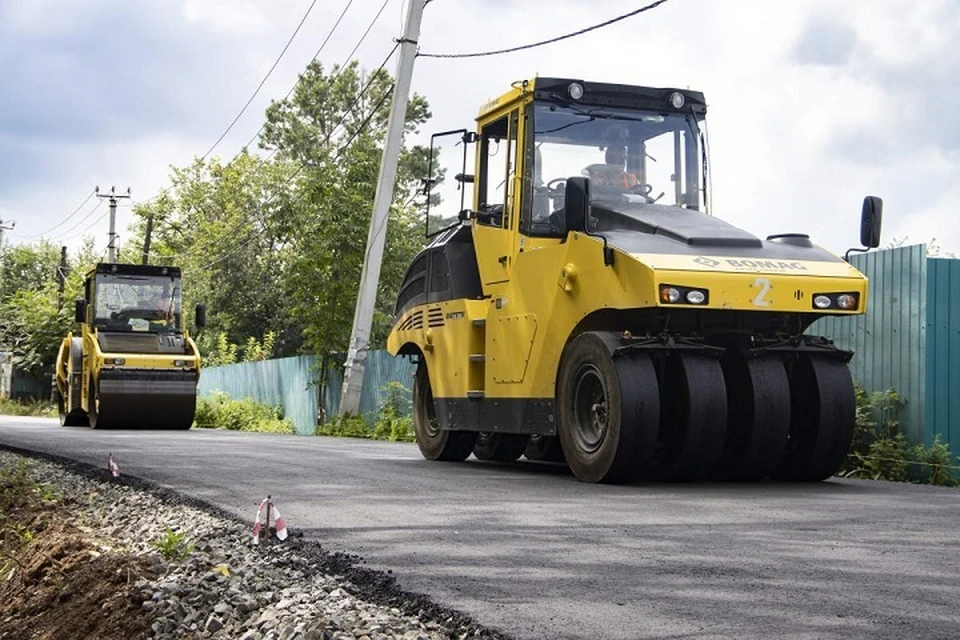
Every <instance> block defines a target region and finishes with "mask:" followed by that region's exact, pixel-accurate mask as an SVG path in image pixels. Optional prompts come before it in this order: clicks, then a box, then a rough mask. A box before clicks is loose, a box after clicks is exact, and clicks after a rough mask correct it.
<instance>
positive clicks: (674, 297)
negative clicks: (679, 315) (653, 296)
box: [660, 287, 680, 304]
mask: <svg viewBox="0 0 960 640" xmlns="http://www.w3.org/2000/svg"><path fill="white" fill-rule="evenodd" d="M660 302H668V303H670V304H674V303H677V302H680V289H677V288H676V287H660Z"/></svg>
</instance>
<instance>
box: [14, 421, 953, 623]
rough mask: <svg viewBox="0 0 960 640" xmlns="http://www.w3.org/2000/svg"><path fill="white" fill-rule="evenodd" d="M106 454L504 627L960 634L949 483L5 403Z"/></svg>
mask: <svg viewBox="0 0 960 640" xmlns="http://www.w3.org/2000/svg"><path fill="white" fill-rule="evenodd" d="M2 446H7V447H16V448H21V449H28V450H31V451H37V452H42V453H47V454H54V455H58V456H63V457H67V458H70V459H73V460H77V461H79V462H84V463H89V464H93V465H97V466H101V467H105V466H106V463H107V456H108V455H109V454H113V457H114V459H115V460H116V461H117V462H118V464H119V465H120V468H121V470H122V472H123V473H125V474H130V475H133V476H136V477H139V478H141V479H144V480H148V481H151V482H153V483H156V484H158V485H160V486H163V487H167V488H170V489H173V490H175V491H177V492H180V493H183V494H186V495H189V496H191V497H194V498H198V499H201V500H203V501H206V502H209V503H211V504H213V505H216V506H218V507H220V508H222V509H225V510H226V511H228V512H231V513H234V514H236V515H238V516H241V517H245V518H247V519H249V520H250V521H251V523H252V520H253V516H254V513H255V511H256V506H257V504H258V502H259V500H260V499H262V498H263V497H264V496H265V495H266V494H268V493H269V494H272V495H273V497H274V500H275V502H276V504H277V506H278V508H279V509H280V510H281V512H282V513H283V515H284V517H285V518H286V519H287V522H288V526H289V527H290V528H291V530H292V531H294V532H297V531H302V532H303V533H304V535H305V537H307V538H310V539H315V540H317V541H319V542H321V543H322V544H323V545H324V547H326V548H327V549H331V550H339V551H345V552H352V553H357V554H359V555H361V556H362V557H363V558H364V559H365V560H366V562H367V565H368V566H369V567H371V568H377V569H384V570H386V569H391V570H392V571H393V574H394V575H395V576H396V577H397V578H398V580H399V582H400V585H401V586H402V587H403V588H405V589H408V590H411V591H414V592H419V593H424V594H427V595H428V596H430V597H431V598H432V599H433V600H435V601H437V602H439V603H441V604H444V605H446V606H450V607H452V608H455V609H459V610H461V611H464V612H466V613H468V614H469V615H471V616H473V617H474V618H475V619H476V620H477V621H478V622H479V623H481V624H484V625H487V626H490V627H493V628H496V629H498V630H500V631H502V632H504V633H506V634H509V635H512V636H514V637H516V638H532V639H541V638H542V639H557V638H611V639H619V638H624V639H635V638H720V637H722V638H914V637H915V638H957V637H960V517H958V516H960V490H956V489H941V488H936V487H921V486H912V485H905V484H894V483H885V482H867V481H849V480H834V481H830V482H824V483H819V484H812V485H791V484H776V483H774V484H767V483H764V484H691V485H663V484H648V485H634V486H599V485H586V484H582V483H579V482H577V481H576V480H574V478H573V477H572V476H571V475H569V473H567V472H566V471H565V470H564V469H562V468H558V467H556V466H553V465H544V464H535V463H529V462H526V463H524V462H520V463H517V464H513V465H499V464H493V463H481V462H477V461H475V460H470V461H468V462H466V463H462V464H456V463H437V462H427V461H425V460H423V459H422V458H421V457H420V454H419V452H418V450H417V448H416V445H410V444H399V443H387V442H370V441H362V440H350V439H336V438H319V437H296V436H270V435H262V434H241V433H235V432H223V431H207V430H193V431H189V432H167V433H165V432H133V431H115V432H100V431H91V430H88V429H84V428H61V427H59V426H56V424H55V422H54V421H52V420H42V419H36V418H13V417H3V416H0V447H2Z"/></svg>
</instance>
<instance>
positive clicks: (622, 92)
mask: <svg viewBox="0 0 960 640" xmlns="http://www.w3.org/2000/svg"><path fill="white" fill-rule="evenodd" d="M531 92H532V93H533V97H534V98H535V99H537V100H542V101H545V102H554V103H556V104H562V105H576V104H583V105H589V106H593V107H613V108H621V109H639V110H644V111H659V112H662V113H690V112H691V111H692V112H693V113H696V114H704V113H706V111H707V103H706V100H705V99H704V97H703V93H701V92H699V91H690V90H689V89H675V88H669V87H665V88H657V87H641V86H636V85H629V84H610V83H605V82H590V81H587V80H577V79H571V78H534V79H533V80H521V81H517V82H514V83H513V85H512V88H511V89H510V91H507V92H506V93H504V94H503V95H501V96H500V97H498V98H494V99H493V100H490V101H488V102H487V103H485V104H484V105H483V106H482V107H480V113H479V115H478V116H477V119H478V120H479V119H482V118H483V117H485V116H487V115H489V114H490V113H492V112H494V111H497V110H499V109H501V108H503V107H504V106H506V105H509V104H511V103H513V102H516V101H519V100H520V99H521V98H523V97H524V96H527V95H529V94H530V93H531ZM676 94H679V95H680V96H681V97H682V100H681V99H678V98H676V97H675V95H676ZM677 105H679V106H677Z"/></svg>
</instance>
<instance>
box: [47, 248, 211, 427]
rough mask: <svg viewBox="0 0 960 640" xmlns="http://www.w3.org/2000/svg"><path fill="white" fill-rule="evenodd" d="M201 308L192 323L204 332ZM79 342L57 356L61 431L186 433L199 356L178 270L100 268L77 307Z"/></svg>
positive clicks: (69, 340)
mask: <svg viewBox="0 0 960 640" xmlns="http://www.w3.org/2000/svg"><path fill="white" fill-rule="evenodd" d="M205 315H206V312H205V309H204V307H203V305H197V309H196V318H195V323H196V325H197V326H198V327H201V326H203V324H204V321H205ZM76 320H77V322H78V323H80V332H79V335H74V334H73V333H70V334H67V337H66V338H64V340H63V343H62V344H61V346H60V352H59V354H58V355H57V364H56V379H57V396H58V398H57V399H58V403H59V409H60V424H61V425H63V426H90V427H93V428H95V429H120V428H122V429H189V428H190V426H191V425H192V424H193V417H194V413H195V410H196V398H197V382H198V381H199V379H200V354H199V352H198V351H197V346H196V344H194V342H193V340H192V339H191V338H190V336H189V335H188V333H187V331H186V330H185V329H184V328H183V317H182V297H181V274H180V269H179V268H178V267H161V266H152V265H130V264H110V263H101V264H98V265H96V266H95V267H94V268H93V269H92V270H91V271H90V272H89V273H88V274H87V278H86V280H85V282H84V298H83V299H80V300H77V301H76Z"/></svg>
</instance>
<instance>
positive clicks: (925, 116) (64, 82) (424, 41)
mask: <svg viewBox="0 0 960 640" xmlns="http://www.w3.org/2000/svg"><path fill="white" fill-rule="evenodd" d="M407 1H408V0H386V7H385V9H384V11H383V12H382V14H381V17H380V19H379V20H378V21H377V22H376V23H375V25H374V27H373V29H372V30H371V32H370V35H369V36H368V37H367V38H366V39H365V40H364V42H363V44H362V45H361V46H360V48H359V50H358V52H357V57H358V58H359V59H360V61H361V62H362V64H363V65H364V66H365V67H367V68H368V69H369V68H375V67H376V66H378V65H379V64H380V62H381V61H382V59H383V58H384V56H385V55H386V53H387V52H388V51H389V50H390V48H391V47H392V46H393V38H395V37H398V36H399V34H400V32H401V28H402V17H403V15H404V12H405V9H406V6H405V5H406V2H407ZM646 1H647V0H638V1H636V2H627V3H624V2H613V1H611V0H523V1H519V0H432V1H431V2H430V3H429V4H428V5H427V7H426V10H425V12H424V19H423V28H422V34H421V37H420V49H421V51H422V52H424V53H444V52H464V51H477V50H486V49H491V48H504V47H510V46H514V45H519V44H523V43H526V42H530V41H536V40H540V39H544V38H549V37H552V36H556V35H560V34H563V33H566V32H569V31H573V30H576V29H579V28H582V27H583V26H586V25H589V24H593V23H597V22H601V21H603V20H606V19H608V18H612V17H614V16H617V15H619V14H622V13H625V12H626V11H629V10H632V9H635V8H638V7H640V6H642V5H643V4H646ZM383 3H384V0H353V3H352V5H351V6H350V9H349V10H348V11H347V13H346V16H345V18H344V20H343V22H342V23H341V25H340V27H339V28H338V29H337V30H336V31H335V32H334V34H333V36H332V38H331V40H330V42H329V44H328V45H327V47H326V48H325V49H324V50H323V52H322V53H321V54H320V59H321V60H322V61H323V62H324V63H325V65H326V66H328V67H329V66H331V65H333V64H337V63H342V62H343V61H344V60H345V59H346V57H347V56H348V55H349V53H350V51H351V50H352V49H353V47H354V46H355V45H356V44H357V42H358V40H359V39H360V36H361V34H362V33H363V31H364V30H365V29H366V28H367V26H368V25H369V24H370V22H371V20H372V19H373V17H374V15H375V14H376V13H377V11H378V10H379V9H380V7H381V6H382V5H383ZM309 4H310V0H269V1H268V0H0V220H3V221H6V222H8V223H9V222H10V221H16V224H17V226H16V229H15V230H14V231H13V232H10V233H9V234H8V236H7V238H8V239H9V240H10V241H12V242H16V243H25V242H33V241H35V240H36V239H37V237H38V234H44V235H46V237H49V238H51V239H53V240H54V241H55V242H57V243H65V244H68V245H69V244H74V243H76V242H77V241H78V240H79V238H78V236H79V235H83V234H84V233H91V234H95V235H96V236H97V238H98V242H99V244H101V245H103V246H105V245H106V233H107V220H106V219H105V218H103V219H100V216H101V213H103V212H105V211H106V208H105V207H102V208H101V209H100V210H98V211H97V212H95V213H94V214H92V215H89V217H87V216H88V212H89V210H90V208H91V207H93V206H94V202H95V200H90V201H89V202H88V203H87V206H85V207H83V208H81V210H80V212H79V213H78V214H76V215H75V216H74V217H73V218H71V219H70V220H68V221H66V222H65V223H63V221H64V219H65V218H66V217H67V216H68V215H69V214H70V213H71V212H72V211H74V210H75V209H76V208H77V206H78V205H79V204H80V203H81V202H82V201H83V200H84V199H85V198H86V197H87V196H88V195H89V194H90V192H91V191H92V189H93V187H94V185H99V186H100V187H101V189H104V188H108V187H109V186H111V185H116V186H117V187H118V189H122V190H126V188H127V187H128V186H129V187H131V188H132V192H133V196H134V198H135V199H148V198H150V197H151V196H152V195H154V194H156V193H157V192H158V191H159V190H160V189H162V188H163V187H164V186H166V185H167V184H168V182H167V178H168V175H169V167H170V166H171V165H174V166H181V165H184V164H186V163H188V162H190V160H191V159H192V158H193V157H195V156H200V155H202V154H203V153H204V152H206V150H207V149H208V148H209V147H210V145H211V144H213V142H214V141H215V140H216V139H217V138H218V137H219V136H220V134H221V133H223V131H224V129H225V128H226V126H227V124H229V122H230V121H231V120H232V119H233V118H234V116H235V115H236V114H237V112H238V111H239V110H240V108H241V107H242V106H243V104H244V102H246V100H247V99H248V98H249V97H250V94H251V93H252V92H253V90H254V88H255V87H256V86H257V84H258V83H259V82H260V80H261V78H262V77H263V75H264V74H265V73H266V72H267V70H268V69H269V68H270V66H271V65H272V64H273V63H274V61H275V60H276V58H277V55H278V54H279V52H280V50H281V49H282V48H283V46H284V44H285V43H286V41H287V39H288V38H289V36H290V34H291V33H292V32H293V30H294V28H295V27H296V25H297V23H298V22H299V21H300V19H301V18H302V17H303V14H304V12H305V11H306V9H307V7H308V5H309ZM346 5H347V0H320V1H319V2H317V4H316V6H315V7H314V9H313V11H312V13H311V14H310V15H309V17H308V18H307V21H306V23H305V24H304V26H303V28H302V30H301V32H300V34H299V35H298V36H297V38H296V39H295V40H294V42H293V44H292V45H291V47H290V49H289V50H288V51H287V53H286V55H285V56H284V58H283V59H282V60H281V62H280V64H279V65H278V67H277V69H276V71H275V72H274V73H273V75H272V76H271V77H270V79H269V80H268V81H267V83H266V85H265V86H264V88H263V90H262V91H261V93H260V94H259V95H258V96H257V98H256V99H255V100H254V102H253V104H252V106H251V108H250V109H249V110H248V111H247V112H246V113H245V114H244V116H243V117H242V118H241V119H240V120H239V122H238V123H237V125H236V126H235V127H234V129H233V130H232V131H231V132H230V133H229V134H228V135H227V136H226V137H225V139H224V140H223V142H221V143H220V145H219V146H218V147H217V148H216V150H215V151H214V155H219V156H220V157H223V158H229V157H232V155H233V154H234V153H236V152H237V150H239V148H240V147H241V146H242V145H243V144H244V143H246V142H247V141H248V140H249V139H250V138H251V136H253V134H254V133H255V132H256V131H257V129H258V128H259V126H260V124H261V123H262V116H263V110H264V108H265V107H266V106H267V105H268V104H269V102H270V100H271V99H277V98H280V97H282V96H283V95H285V94H286V93H287V91H288V90H289V89H290V87H291V86H292V84H293V83H294V82H295V80H296V76H297V73H298V72H299V71H300V70H301V69H302V68H303V67H304V66H305V64H306V63H307V62H308V61H309V60H310V59H311V58H312V57H313V56H314V54H315V53H316V51H317V49H318V48H319V47H320V43H321V42H322V41H323V39H324V37H325V36H326V34H327V33H328V31H329V30H330V28H331V27H332V25H333V23H334V22H335V20H336V18H337V16H338V15H339V14H340V12H341V11H342V10H343V8H344V7H345V6H346ZM958 33H960V4H958V3H957V2H956V1H955V0H924V1H923V2H916V1H907V0H845V1H843V2H840V1H838V0H793V1H788V0H776V1H774V0H669V2H667V3H666V4H664V5H662V6H661V7H659V8H657V9H655V10H652V11H650V12H647V13H643V14H641V15H639V16H637V17H634V18H630V19H628V20H625V21H623V22H620V23H617V24H615V25H613V26H611V27H608V28H605V29H602V30H599V31H595V32H593V33H590V34H588V35H584V36H581V37H577V38H574V39H571V40H568V41H565V42H562V43H558V44H554V45H549V46H545V47H541V48H538V49H533V50H528V51H524V52H519V53H514V54H508V55H503V56H497V57H489V58H480V59H475V60H437V59H427V58H419V59H418V60H417V63H416V67H415V69H414V80H413V84H414V90H415V91H417V92H419V93H421V94H423V95H424V96H426V98H427V99H428V100H429V102H430V104H431V107H432V110H433V113H434V118H433V120H432V122H431V123H430V124H429V125H428V126H427V127H426V129H425V133H429V132H430V131H441V130H445V129H451V128H458V127H462V126H467V127H469V126H472V120H473V117H474V115H475V113H476V110H477V108H478V107H479V105H480V104H481V103H482V102H483V101H485V100H486V99H488V98H490V97H493V96H495V95H498V94H500V93H502V92H503V91H505V90H506V89H507V88H508V87H509V84H510V82H511V81H513V80H517V79H521V78H525V77H532V76H534V75H536V74H539V75H544V76H559V77H573V78H583V79H588V80H595V81H609V82H620V83H627V84H645V85H651V86H675V87H685V88H686V87H689V88H693V89H697V90H700V91H703V92H704V93H705V95H706V97H707V102H708V105H709V114H708V120H709V121H710V124H709V133H710V143H711V152H712V160H711V168H712V171H713V185H712V186H713V202H714V213H715V214H716V215H718V216H720V217H723V218H725V219H727V220H729V221H730V222H733V223H734V224H736V225H738V226H741V227H743V228H745V229H747V230H750V231H752V232H754V233H756V234H757V235H767V234H770V233H778V232H789V231H802V232H807V233H810V234H811V235H812V236H813V238H814V241H816V242H818V243H819V244H821V245H823V246H826V247H827V248H829V249H832V250H834V251H838V252H839V251H843V250H844V249H845V248H846V247H848V246H850V245H853V244H856V240H857V237H858V225H859V209H860V204H861V201H862V198H863V196H864V195H866V194H875V195H879V196H881V197H883V199H884V203H885V208H884V241H885V242H889V241H891V240H893V239H895V238H896V239H904V238H906V239H907V240H908V241H909V242H911V243H912V242H927V241H930V240H931V239H934V238H935V239H936V243H937V244H938V245H939V246H940V247H941V249H942V250H943V251H945V252H956V253H958V254H960V224H958V223H957V222H956V221H955V219H954V217H955V215H956V214H955V210H956V209H957V204H958V203H960V180H958V177H960V153H958V149H960V126H958V124H957V122H956V121H955V120H954V118H956V117H957V114H960V82H958V81H957V77H956V69H958V68H960V48H958V47H956V46H955V45H954V41H953V37H954V36H955V35H956V34H958ZM129 219H130V215H129V209H124V210H122V211H121V215H120V219H119V222H118V231H119V233H120V234H121V240H120V243H121V246H122V244H123V242H124V238H123V237H122V236H123V235H124V234H125V232H126V227H127V224H128V222H129ZM97 220H99V222H97V224H94V222H95V221H97ZM60 223H63V224H60ZM58 224H59V226H56V227H55V225H58ZM51 229H52V230H51Z"/></svg>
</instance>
